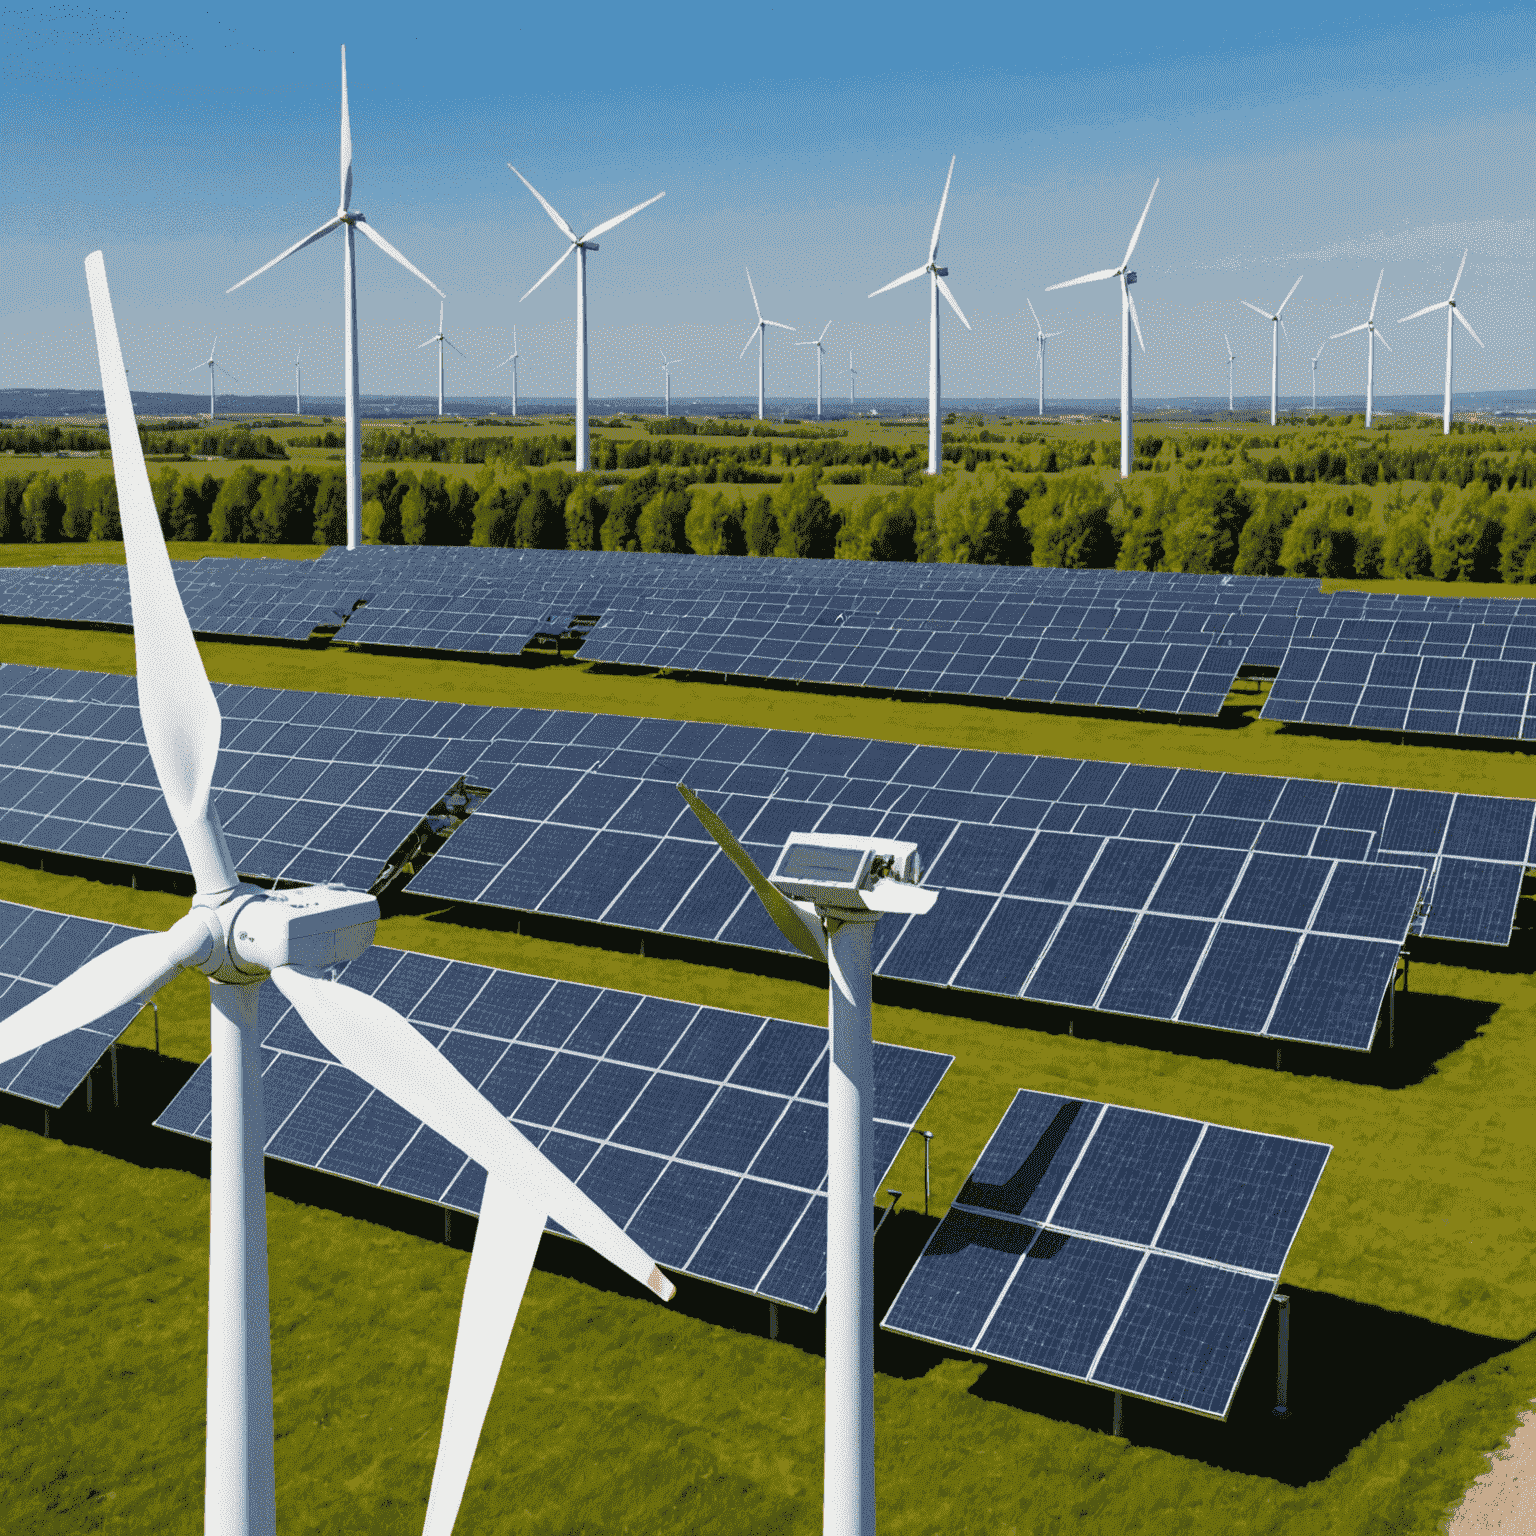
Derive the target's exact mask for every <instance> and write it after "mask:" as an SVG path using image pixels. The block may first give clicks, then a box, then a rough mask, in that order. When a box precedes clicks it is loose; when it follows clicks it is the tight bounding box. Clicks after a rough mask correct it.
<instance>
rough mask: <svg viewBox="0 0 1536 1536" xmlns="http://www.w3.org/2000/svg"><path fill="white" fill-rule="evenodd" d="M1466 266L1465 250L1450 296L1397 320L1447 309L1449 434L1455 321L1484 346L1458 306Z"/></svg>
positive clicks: (1446, 419) (1445, 420)
mask: <svg viewBox="0 0 1536 1536" xmlns="http://www.w3.org/2000/svg"><path fill="white" fill-rule="evenodd" d="M1466 266H1467V253H1466V251H1463V252H1462V253H1461V265H1460V266H1459V267H1457V268H1456V281H1455V282H1454V283H1452V284H1451V295H1450V297H1449V298H1447V299H1442V300H1441V301H1440V302H1439V303H1438V304H1426V305H1425V306H1424V308H1423V309H1416V310H1414V312H1413V313H1412V314H1411V315H1404V316H1403V318H1402V319H1401V320H1399V321H1398V322H1397V323H1398V324H1399V325H1402V324H1404V323H1405V322H1407V321H1409V320H1417V319H1418V318H1419V316H1420V315H1432V314H1434V312H1435V311H1436V310H1437V309H1443V310H1444V311H1445V414H1444V416H1443V417H1442V421H1443V424H1444V428H1445V432H1446V434H1447V435H1449V433H1450V430H1451V355H1452V347H1453V343H1454V341H1455V338H1456V327H1455V325H1454V324H1453V322H1454V321H1457V320H1459V321H1461V323H1462V324H1463V325H1465V326H1466V327H1467V335H1468V336H1470V337H1471V338H1472V340H1473V341H1475V342H1476V343H1477V344H1478V346H1480V347H1482V346H1483V338H1482V337H1481V336H1479V335H1478V334H1477V332H1476V331H1474V330H1473V329H1472V327H1471V325H1470V324H1468V322H1467V317H1466V316H1465V315H1464V314H1462V312H1461V311H1460V310H1459V309H1458V308H1457V307H1456V290H1457V289H1458V288H1459V287H1461V274H1462V273H1463V272H1464V271H1465V270H1466ZM1387 350H1388V351H1389V352H1390V351H1391V350H1392V349H1391V348H1390V347H1388V348H1387ZM1483 350H1484V351H1485V352H1486V351H1487V350H1488V349H1487V348H1486V347H1483Z"/></svg>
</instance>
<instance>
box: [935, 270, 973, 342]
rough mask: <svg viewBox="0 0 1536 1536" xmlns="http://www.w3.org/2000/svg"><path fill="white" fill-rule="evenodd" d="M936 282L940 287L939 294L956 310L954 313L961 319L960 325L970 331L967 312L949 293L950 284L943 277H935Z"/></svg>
mask: <svg viewBox="0 0 1536 1536" xmlns="http://www.w3.org/2000/svg"><path fill="white" fill-rule="evenodd" d="M934 282H936V283H937V284H938V285H939V292H940V293H942V294H943V295H944V297H945V298H946V299H948V300H949V307H950V308H951V309H952V310H954V312H955V313H956V314H957V315H958V316H959V317H960V324H961V325H963V326H964V327H965V328H966V330H970V328H971V322H970V321H969V320H967V319H966V318H965V312H964V311H963V310H962V309H961V308H960V306H959V305H958V304H957V303H955V296H954V294H952V293H951V292H950V291H949V284H948V283H946V282H945V281H944V279H943V278H942V277H935V278H934Z"/></svg>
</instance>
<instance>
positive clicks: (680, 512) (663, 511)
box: [635, 490, 692, 555]
mask: <svg viewBox="0 0 1536 1536" xmlns="http://www.w3.org/2000/svg"><path fill="white" fill-rule="evenodd" d="M691 505H692V503H691V501H690V498H689V495H688V492H687V491H685V490H666V491H658V492H657V493H656V494H655V495H654V496H653V497H651V499H650V500H649V501H648V502H646V504H645V505H644V506H643V507H642V508H641V509H640V516H639V517H638V518H637V519H636V520H635V535H636V537H637V538H638V539H639V540H640V548H641V549H643V550H645V551H647V552H648V553H654V554H664V555H671V554H686V553H687V552H688V513H689V511H690V509H691Z"/></svg>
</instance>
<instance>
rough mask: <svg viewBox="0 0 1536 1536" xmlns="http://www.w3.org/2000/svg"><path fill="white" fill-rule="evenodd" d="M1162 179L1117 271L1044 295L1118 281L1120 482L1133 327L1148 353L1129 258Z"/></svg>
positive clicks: (1125, 458) (1127, 463) (1128, 447)
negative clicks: (1107, 279) (1133, 287)
mask: <svg viewBox="0 0 1536 1536" xmlns="http://www.w3.org/2000/svg"><path fill="white" fill-rule="evenodd" d="M1162 180H1163V178H1162V177H1161V176H1159V177H1158V178H1157V180H1156V181H1154V182H1153V183H1152V190H1151V191H1150V192H1149V193H1148V194H1147V206H1146V207H1145V208H1143V209H1142V210H1141V217H1140V218H1139V219H1138V220H1137V221H1136V228H1135V230H1134V231H1132V234H1131V243H1130V244H1129V245H1128V246H1126V248H1125V259H1124V260H1123V261H1122V262H1121V263H1120V265H1119V266H1118V267H1105V268H1104V270H1103V271H1102V272H1089V273H1087V274H1086V275H1085V276H1083V277H1073V278H1069V279H1068V280H1067V281H1066V282H1064V283H1052V284H1051V286H1050V287H1049V288H1047V289H1046V290H1045V291H1046V292H1047V293H1051V292H1053V291H1054V290H1055V289H1057V288H1075V287H1076V286H1077V285H1078V284H1079V283H1099V282H1103V281H1104V279H1105V278H1110V277H1118V278H1119V279H1120V478H1121V479H1122V480H1124V479H1125V478H1126V477H1127V476H1128V475H1129V474H1130V472H1131V461H1132V457H1133V449H1132V444H1131V327H1132V326H1133V325H1134V326H1135V327H1136V340H1137V341H1138V342H1139V343H1140V345H1141V350H1142V351H1143V352H1145V351H1146V350H1147V344H1146V342H1145V341H1143V340H1142V336H1141V320H1140V318H1139V317H1138V316H1137V314H1136V301H1135V299H1133V298H1132V297H1131V284H1132V283H1134V282H1135V281H1136V274H1135V273H1134V272H1132V271H1131V270H1130V266H1131V255H1132V253H1133V252H1134V251H1135V249H1136V242H1137V241H1138V240H1140V239H1141V227H1142V225H1143V224H1145V223H1146V222H1147V215H1148V214H1149V213H1151V211H1152V199H1153V198H1154V197H1156V196H1157V189H1158V187H1159V186H1161V185H1162Z"/></svg>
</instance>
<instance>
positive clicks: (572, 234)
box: [507, 160, 667, 473]
mask: <svg viewBox="0 0 1536 1536" xmlns="http://www.w3.org/2000/svg"><path fill="white" fill-rule="evenodd" d="M507 169H508V170H509V171H511V172H512V174H513V175H514V176H516V177H517V179H518V180H519V181H520V182H522V184H523V185H524V186H525V187H527V188H528V190H529V191H530V192H532V193H533V195H534V196H535V197H536V198H538V200H539V206H540V207H541V208H542V209H543V210H544V212H545V213H547V214H548V215H549V216H550V218H552V219H553V220H554V221H555V224H556V225H557V226H558V227H559V230H560V233H561V234H562V235H564V236H565V238H566V239H567V240H569V241H570V242H571V243H570V244H569V245H568V246H566V248H565V250H564V251H562V252H561V254H560V258H559V260H558V261H556V262H555V264H554V266H552V267H551V268H550V269H549V271H547V272H546V273H545V274H544V276H543V277H541V278H540V279H539V281H538V282H537V283H535V284H534V285H533V288H530V289H529V290H528V293H532V292H533V291H534V289H536V288H538V287H539V286H540V285H541V284H542V283H543V282H544V281H545V279H546V278H549V277H552V276H554V274H555V272H556V271H557V270H558V269H559V267H560V265H561V263H562V262H564V261H565V258H566V257H567V256H569V255H570V254H571V252H572V251H575V252H576V470H577V473H580V472H581V471H582V470H585V469H591V467H592V448H591V445H590V444H589V443H588V441H587V252H588V251H595V250H597V249H598V245H597V237H598V236H599V235H606V234H607V233H608V231H609V230H610V229H613V228H615V227H616V226H617V225H619V224H622V223H623V222H624V220H625V219H631V218H633V217H634V216H635V215H636V214H637V213H639V212H640V210H641V209H642V208H649V207H650V206H651V204H652V203H659V202H660V201H661V199H662V198H664V197H665V196H666V195H667V194H666V193H665V192H658V193H657V194H656V196H655V197H648V198H646V200H645V201H644V202H643V203H636V204H635V206H634V207H633V208H627V209H626V210H625V211H624V212H623V213H621V214H618V215H616V216H615V217H614V218H611V219H606V220H605V221H604V222H603V223H601V224H599V225H598V226H597V227H596V228H595V229H590V230H588V231H587V233H586V234H584V235H578V234H577V233H576V231H575V230H574V229H572V228H571V226H570V225H569V224H567V223H566V222H565V220H564V219H562V218H561V217H560V215H559V214H558V213H556V212H555V210H554V209H553V208H552V207H551V206H550V205H549V203H547V202H546V201H545V200H544V196H543V194H542V193H541V192H540V191H539V189H538V188H537V187H535V186H534V184H533V183H532V182H531V181H529V180H528V178H527V177H526V176H524V175H523V173H522V172H521V171H520V170H518V168H517V167H516V166H515V165H513V164H512V162H511V161H510V160H509V161H508V162H507ZM528 293H525V294H524V295H523V298H524V299H526V298H527V297H528ZM518 303H522V299H519V300H518Z"/></svg>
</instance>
